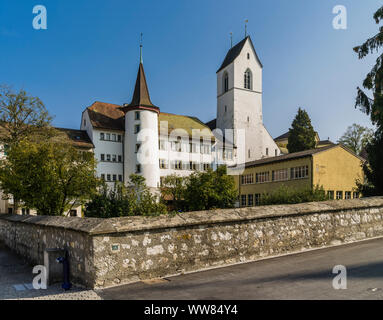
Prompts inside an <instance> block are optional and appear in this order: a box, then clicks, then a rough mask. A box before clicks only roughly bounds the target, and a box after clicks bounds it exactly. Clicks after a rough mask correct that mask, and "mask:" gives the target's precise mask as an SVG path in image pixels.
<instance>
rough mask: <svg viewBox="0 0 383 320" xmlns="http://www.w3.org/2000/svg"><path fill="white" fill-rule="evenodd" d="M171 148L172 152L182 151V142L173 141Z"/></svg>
mask: <svg viewBox="0 0 383 320" xmlns="http://www.w3.org/2000/svg"><path fill="white" fill-rule="evenodd" d="M170 147H171V149H172V151H177V152H181V151H182V146H181V141H172V142H171V143H170Z"/></svg>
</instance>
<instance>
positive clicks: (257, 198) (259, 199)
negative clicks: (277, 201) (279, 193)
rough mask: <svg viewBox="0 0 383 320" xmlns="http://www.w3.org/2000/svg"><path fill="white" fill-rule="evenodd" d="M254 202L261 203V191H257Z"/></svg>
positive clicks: (257, 204)
mask: <svg viewBox="0 0 383 320" xmlns="http://www.w3.org/2000/svg"><path fill="white" fill-rule="evenodd" d="M254 203H255V205H256V206H259V205H260V204H261V194H260V193H256V194H255V195H254Z"/></svg>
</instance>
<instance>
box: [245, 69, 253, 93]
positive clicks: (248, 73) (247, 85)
mask: <svg viewBox="0 0 383 320" xmlns="http://www.w3.org/2000/svg"><path fill="white" fill-rule="evenodd" d="M251 81H252V80H251V71H250V69H247V70H246V72H245V74H244V88H245V89H250V90H251V87H252V83H251Z"/></svg>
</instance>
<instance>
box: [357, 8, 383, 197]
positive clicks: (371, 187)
mask: <svg viewBox="0 0 383 320" xmlns="http://www.w3.org/2000/svg"><path fill="white" fill-rule="evenodd" d="M374 19H375V22H376V23H377V24H379V23H380V22H381V20H382V19H383V6H382V7H380V8H379V9H378V10H377V11H376V12H375V14H374ZM382 46H383V26H381V27H379V31H378V33H377V34H376V35H374V36H373V37H371V38H369V39H367V40H366V41H365V42H364V43H363V44H362V45H360V46H357V47H355V48H354V51H355V52H356V53H357V54H358V57H359V59H363V58H365V57H366V56H367V55H369V54H373V53H379V49H381V48H382ZM363 88H364V89H365V90H367V91H368V92H369V93H370V94H371V97H369V96H368V93H366V92H365V91H364V90H363V89H361V88H360V87H358V88H357V97H356V102H355V107H359V108H360V110H361V111H362V112H364V113H366V114H367V115H369V116H370V118H371V121H372V123H373V124H374V125H376V127H377V129H376V131H375V133H374V137H373V139H372V140H371V142H370V143H369V144H367V146H366V151H367V154H368V162H367V163H366V164H365V165H364V166H363V170H364V173H365V176H366V178H367V181H366V182H365V183H364V184H361V185H360V191H361V192H362V193H363V194H364V195H383V151H382V146H383V54H380V55H379V56H378V58H377V59H376V63H375V65H374V66H373V67H372V69H371V71H370V72H369V73H368V74H367V76H366V78H365V79H364V81H363Z"/></svg>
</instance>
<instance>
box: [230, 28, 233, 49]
mask: <svg viewBox="0 0 383 320" xmlns="http://www.w3.org/2000/svg"><path fill="white" fill-rule="evenodd" d="M230 48H233V32H230Z"/></svg>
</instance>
